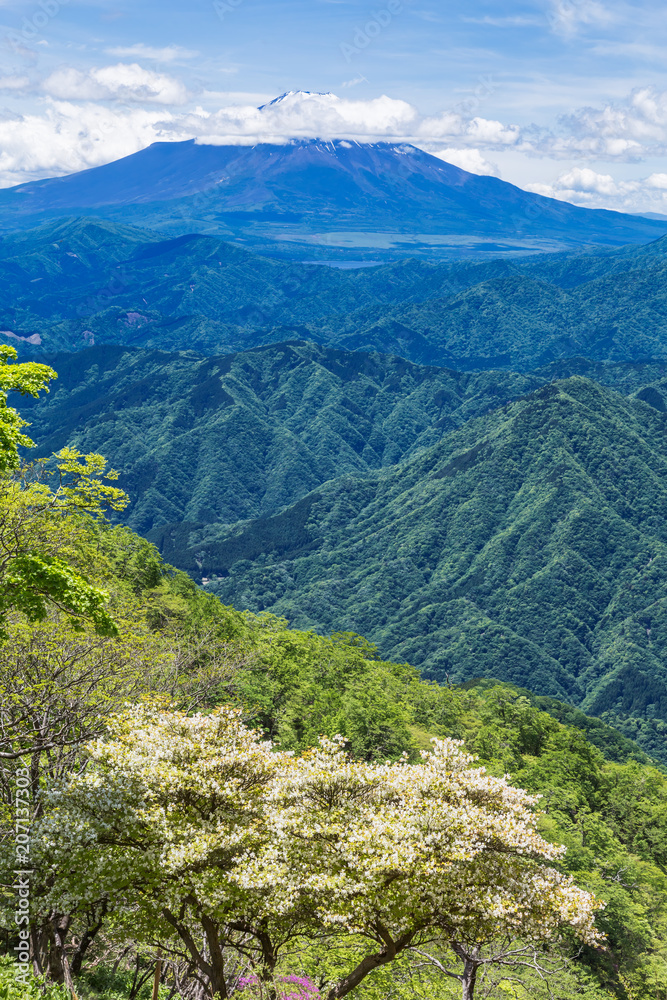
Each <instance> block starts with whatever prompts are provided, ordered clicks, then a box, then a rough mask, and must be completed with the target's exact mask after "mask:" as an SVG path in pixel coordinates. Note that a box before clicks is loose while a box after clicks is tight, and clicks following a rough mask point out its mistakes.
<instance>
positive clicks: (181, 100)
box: [42, 63, 189, 105]
mask: <svg viewBox="0 0 667 1000" xmlns="http://www.w3.org/2000/svg"><path fill="white" fill-rule="evenodd" d="M42 89H43V90H44V92H45V93H46V94H48V95H49V97H53V98H56V99H59V100H66V101H67V100H74V101H77V100H78V101H82V100H83V101H110V100H116V101H128V102H131V103H133V104H144V103H147V104H177V105H180V104H185V103H186V101H187V100H188V97H189V94H188V91H187V88H186V87H185V85H184V84H183V83H181V81H180V80H177V79H175V78H174V77H173V76H168V75H167V74H166V73H154V72H152V70H148V69H144V68H143V67H142V66H139V64H138V63H117V64H116V65H115V66H102V67H101V68H93V69H90V70H88V71H87V72H85V73H83V72H81V71H80V70H78V69H74V68H73V67H71V66H63V67H61V68H60V69H57V70H55V71H54V72H53V73H51V75H50V76H48V77H47V78H46V80H44V82H43V83H42Z"/></svg>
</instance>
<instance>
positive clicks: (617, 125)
mask: <svg viewBox="0 0 667 1000" xmlns="http://www.w3.org/2000/svg"><path fill="white" fill-rule="evenodd" d="M560 124H561V134H560V135H556V136H554V135H553V134H552V135H548V136H547V137H546V138H545V139H544V140H543V141H542V142H541V143H540V144H539V146H538V149H539V150H540V151H541V152H543V153H546V154H548V155H551V156H565V157H571V156H588V157H603V158H607V159H619V160H627V161H636V160H641V159H643V158H644V157H646V156H655V155H664V154H665V153H667V91H664V90H663V91H659V90H656V89H655V88H654V87H640V88H638V89H637V90H634V91H633V92H632V93H631V94H630V95H629V97H627V98H626V99H625V100H624V101H618V102H615V103H613V104H607V105H605V106H603V107H602V108H581V109H580V110H579V111H577V112H575V113H574V114H572V115H568V116H566V117H563V118H562V119H561V122H560Z"/></svg>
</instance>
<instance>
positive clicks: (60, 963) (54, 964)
mask: <svg viewBox="0 0 667 1000" xmlns="http://www.w3.org/2000/svg"><path fill="white" fill-rule="evenodd" d="M71 922H72V918H71V916H70V915H69V914H63V913H52V914H51V917H50V918H49V937H50V944H51V948H50V949H49V978H50V979H52V980H53V982H54V983H60V984H61V985H63V986H65V987H66V988H67V989H68V990H69V991H70V993H73V992H74V983H73V981H72V973H71V972H70V967H69V961H68V959H67V952H66V951H65V941H66V940H67V932H68V931H69V927H70V924H71Z"/></svg>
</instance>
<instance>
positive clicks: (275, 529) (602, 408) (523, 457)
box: [191, 377, 667, 756]
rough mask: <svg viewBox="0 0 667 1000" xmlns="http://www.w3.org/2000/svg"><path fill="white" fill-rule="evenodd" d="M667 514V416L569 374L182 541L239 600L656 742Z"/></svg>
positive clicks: (666, 692)
mask: <svg viewBox="0 0 667 1000" xmlns="http://www.w3.org/2000/svg"><path fill="white" fill-rule="evenodd" d="M666 511H667V418H666V417H665V415H664V414H663V413H661V412H659V411H658V410H656V409H654V408H653V407H651V406H649V405H648V404H646V403H644V402H642V401H640V400H629V399H626V398H624V397H622V396H620V395H619V394H617V393H615V392H613V391H610V390H605V389H603V388H601V387H599V386H597V385H596V384H594V383H592V382H590V381H589V380H587V379H583V378H580V377H574V378H571V379H568V380H566V381H563V382H559V383H555V384H552V385H548V386H544V387H543V388H541V389H539V390H537V391H536V392H535V393H533V394H531V395H530V396H528V397H526V398H525V399H522V400H519V401H516V402H514V403H510V404H508V405H507V406H505V407H504V408H502V409H501V410H498V411H495V412H493V413H491V414H489V415H488V416H486V417H480V418H477V419H475V420H472V421H470V422H469V423H467V424H466V425H465V426H464V427H462V428H461V429H460V430H458V431H456V432H454V433H451V434H449V435H447V437H445V438H444V439H443V440H442V441H441V442H440V443H439V444H437V445H435V446H434V447H433V448H431V449H429V450H427V451H426V452H425V453H423V454H420V455H418V456H417V457H415V458H413V459H411V460H409V461H407V462H404V463H403V464H401V465H399V466H398V467H396V468H392V469H386V470H381V471H379V472H377V473H375V474H373V475H370V476H366V477H352V476H347V477H343V478H340V479H338V480H334V481H332V482H330V483H327V484H324V485H323V486H322V487H320V488H319V489H318V491H317V492H316V493H314V494H310V495H309V496H308V497H306V498H304V499H303V500H302V501H300V502H299V503H298V504H297V505H295V506H293V507H292V508H289V509H288V510H287V511H285V512H283V513H281V514H279V515H276V516H274V517H271V518H263V519H259V520H257V521H255V522H252V523H250V524H246V525H245V526H242V527H240V528H239V529H237V530H235V531H233V532H232V533H231V534H230V535H229V536H227V537H226V538H221V539H220V540H219V541H218V542H217V543H215V541H214V539H210V542H209V544H208V545H205V544H200V545H198V546H195V547H194V548H193V549H192V550H191V552H192V554H193V555H194V554H195V552H196V554H197V559H198V560H199V562H200V563H201V566H202V569H201V572H202V574H204V575H205V576H206V577H207V578H208V579H209V580H210V582H209V583H208V586H209V587H211V589H213V590H214V591H215V592H216V593H218V594H219V595H220V596H221V597H222V598H223V600H224V601H226V602H228V603H233V604H234V605H236V606H237V607H250V608H251V609H253V610H257V611H259V610H264V609H268V610H271V611H274V612H277V613H280V614H284V615H286V616H287V617H288V618H290V619H291V620H292V621H294V623H295V624H297V625H299V626H300V627H313V628H316V629H318V630H322V631H328V630H331V629H332V628H337V629H351V630H354V631H358V632H361V633H363V634H365V635H367V636H368V637H369V638H370V639H372V640H373V641H375V642H377V643H378V644H379V646H380V648H381V650H382V652H383V654H384V655H385V656H388V657H390V658H393V659H398V660H403V659H405V660H408V661H410V662H412V663H415V664H416V665H418V666H421V667H422V668H423V669H424V671H425V673H426V674H427V675H428V676H431V677H436V678H438V679H444V678H445V677H446V676H449V677H450V678H451V679H452V680H457V681H462V680H465V679H468V678H471V677H479V676H495V677H498V678H500V679H501V680H506V681H511V682H512V683H516V684H520V685H523V686H526V687H529V688H530V689H531V690H534V691H539V692H540V693H542V694H551V695H553V696H556V697H559V698H561V699H563V700H566V701H569V702H571V703H573V704H576V705H580V706H582V707H584V708H585V709H586V710H587V711H589V712H590V713H592V714H598V715H603V717H606V715H607V714H609V717H610V718H614V719H616V720H618V721H619V722H620V724H622V725H623V726H624V731H626V732H627V733H628V734H634V735H636V736H637V738H638V739H639V740H640V741H641V742H642V743H643V745H644V746H646V747H647V748H650V749H651V750H652V751H653V752H660V753H661V754H662V755H663V756H664V753H665V746H664V731H665V729H664V722H663V723H661V726H662V727H663V728H662V730H660V732H662V733H663V735H660V732H658V729H660V727H658V729H656V728H655V725H653V724H652V723H651V720H653V719H658V720H667V667H666V649H667V596H666V593H667V592H666V587H667V516H666ZM647 727H648V728H647ZM656 747H657V751H656Z"/></svg>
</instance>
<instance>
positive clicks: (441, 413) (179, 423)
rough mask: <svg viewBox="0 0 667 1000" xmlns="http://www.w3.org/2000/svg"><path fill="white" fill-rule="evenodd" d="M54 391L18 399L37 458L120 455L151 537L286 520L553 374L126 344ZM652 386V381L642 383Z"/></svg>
mask: <svg viewBox="0 0 667 1000" xmlns="http://www.w3.org/2000/svg"><path fill="white" fill-rule="evenodd" d="M50 362H52V363H53V366H54V367H55V369H56V370H57V371H58V373H59V379H58V381H57V382H56V383H55V384H54V387H53V391H52V392H51V394H50V395H48V396H45V397H44V398H43V400H40V402H39V403H36V404H32V405H31V403H30V401H29V400H25V401H24V400H22V401H21V404H20V405H21V408H22V410H23V411H24V412H25V413H26V415H27V416H28V418H29V419H30V421H31V423H32V427H31V434H32V435H33V438H34V439H35V440H36V441H38V442H39V445H40V448H39V453H40V454H50V453H51V452H52V451H54V450H57V449H58V448H60V447H62V446H63V445H64V444H65V443H67V442H73V443H74V444H76V445H77V446H78V447H79V448H80V449H81V450H83V451H90V450H95V451H99V452H101V453H103V454H104V455H106V456H108V457H109V460H110V461H112V462H113V464H114V466H116V467H117V468H118V469H119V470H120V471H121V472H122V473H123V476H122V482H123V486H124V489H125V490H126V491H127V492H128V493H129V494H130V495H131V498H132V506H131V507H130V509H129V512H128V522H129V523H130V524H131V525H132V527H134V528H135V529H137V530H140V531H143V532H147V531H149V530H150V529H151V528H153V527H154V526H156V525H161V524H165V523H173V522H180V521H186V522H189V523H190V524H192V525H193V526H194V525H195V524H206V523H208V522H211V521H216V522H223V523H231V522H236V521H239V520H243V519H247V518H251V517H258V516H260V515H264V514H271V513H275V512H276V511H278V510H280V509H281V508H283V507H285V506H288V505H289V504H291V503H293V502H294V501H295V500H298V499H299V498H300V497H303V496H305V495H306V493H308V492H309V491H310V490H313V489H315V488H316V487H318V486H319V485H320V484H322V483H324V482H326V481H327V480H329V479H333V478H334V477H336V476H339V475H341V474H344V473H353V474H359V475H363V474H365V473H366V472H368V471H369V470H371V469H377V468H381V467H383V466H387V465H392V464H395V463H396V462H398V461H400V460H401V459H402V458H404V457H406V456H407V455H410V454H413V453H414V452H415V451H417V450H419V449H420V448H424V447H427V446H429V445H431V444H434V443H435V442H436V441H438V440H440V438H441V437H442V435H443V434H444V433H446V432H447V431H448V430H451V429H453V428H455V427H457V426H459V425H460V424H462V423H464V422H465V421H466V420H467V419H469V418H470V417H471V416H475V415H478V414H480V413H484V412H486V410H488V409H490V408H494V407H497V406H500V405H502V404H503V403H505V402H506V401H507V400H508V399H510V398H512V397H514V396H518V395H522V394H523V393H525V392H529V391H530V390H531V389H534V388H536V387H537V386H539V385H541V384H543V382H544V381H545V380H546V379H547V378H548V376H547V375H545V374H541V375H540V374H538V375H520V374H515V373H507V372H502V373H501V372H498V373H476V374H466V373H461V372H454V371H449V370H448V369H444V368H429V367H423V366H418V365H412V364H410V363H409V362H407V361H403V360H402V359H401V358H397V357H391V356H388V355H379V354H374V355H369V354H364V353H361V352H360V353H355V354H349V353H345V352H342V351H335V350H327V349H325V348H321V347H319V346H317V345H315V344H309V343H306V342H299V341H295V342H290V343H286V344H278V345H274V346H270V347H265V348H259V349H256V350H253V351H246V352H244V353H242V354H236V355H227V356H224V357H217V358H202V357H199V356H197V355H194V354H191V353H184V354H167V353H163V352H158V351H137V350H133V349H128V348H119V347H112V346H106V347H94V348H90V349H88V350H85V351H81V352H78V353H77V354H72V355H71V354H61V355H56V356H54V357H50ZM644 380H646V379H644Z"/></svg>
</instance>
